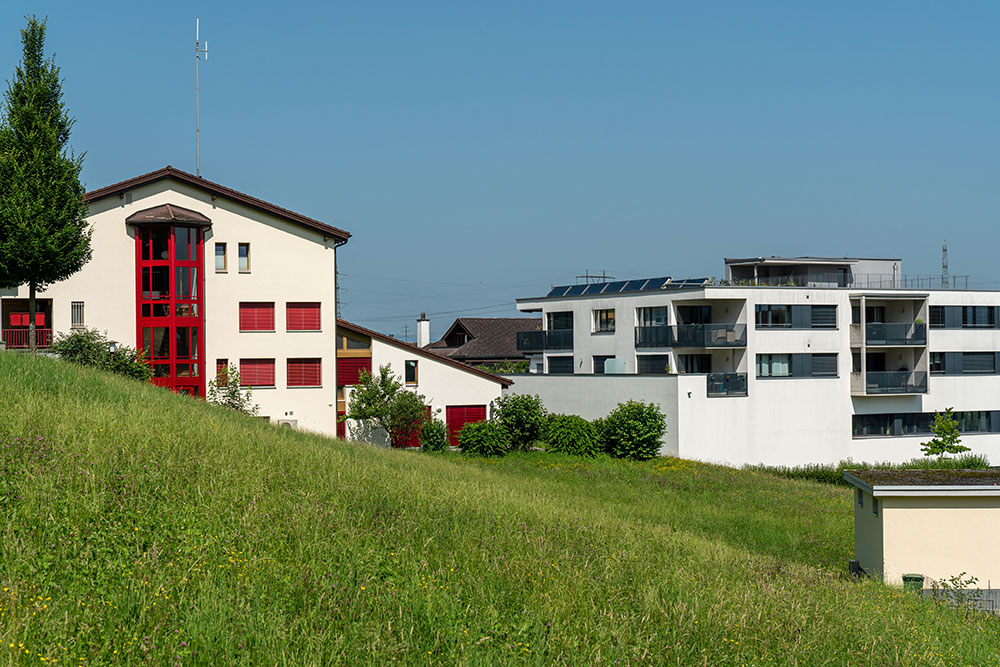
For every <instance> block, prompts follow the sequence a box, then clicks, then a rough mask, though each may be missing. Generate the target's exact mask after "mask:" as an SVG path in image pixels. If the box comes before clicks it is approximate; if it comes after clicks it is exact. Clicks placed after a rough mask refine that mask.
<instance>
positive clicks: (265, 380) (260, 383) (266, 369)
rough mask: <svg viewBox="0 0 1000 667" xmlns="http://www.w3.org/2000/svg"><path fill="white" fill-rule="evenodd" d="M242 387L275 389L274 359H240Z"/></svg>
mask: <svg viewBox="0 0 1000 667" xmlns="http://www.w3.org/2000/svg"><path fill="white" fill-rule="evenodd" d="M240 386H242V387H273V386H274V359H240Z"/></svg>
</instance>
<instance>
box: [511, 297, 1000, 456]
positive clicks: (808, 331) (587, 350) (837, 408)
mask: <svg viewBox="0 0 1000 667" xmlns="http://www.w3.org/2000/svg"><path fill="white" fill-rule="evenodd" d="M901 280H902V278H901ZM651 284H652V283H651ZM559 290H560V288H556V289H555V290H554V291H555V292H556V293H559ZM590 291H599V290H598V289H593V290H590ZM817 306H818V307H819V308H814V307H817ZM771 307H777V308H776V310H777V311H778V312H777V314H775V315H773V316H772V315H770V314H769V310H770V308H771ZM976 307H978V309H977V308H976ZM518 308H519V309H520V310H522V311H525V312H541V313H542V314H543V320H544V323H543V326H544V327H545V328H546V329H551V327H552V325H553V324H555V325H560V324H561V325H562V326H566V325H567V323H568V319H569V318H568V316H566V315H560V313H571V316H572V329H570V330H566V331H562V332H558V333H552V332H551V331H549V332H532V333H530V334H524V335H523V338H522V340H521V341H520V343H519V345H520V348H521V349H522V350H523V351H525V353H526V354H529V355H531V356H530V358H531V359H532V365H533V370H534V369H535V368H538V369H539V370H540V371H541V372H543V373H544V374H543V375H539V376H528V377H524V376H518V377H517V378H516V380H517V383H516V384H515V386H514V387H512V388H511V389H510V390H509V391H512V392H517V393H537V394H539V395H542V396H543V398H546V397H547V398H548V399H549V400H550V401H555V402H557V403H558V405H559V407H558V408H553V409H556V410H557V411H565V412H577V413H578V414H581V415H582V416H585V417H591V418H592V417H598V416H603V414H606V413H607V411H609V410H610V409H611V408H613V407H614V405H615V404H617V403H618V402H621V401H624V400H627V399H629V398H631V397H632V396H633V395H636V396H644V395H649V394H650V393H651V392H654V393H655V391H656V390H652V389H650V387H649V386H648V382H645V380H644V382H643V383H642V385H641V386H640V385H638V384H636V385H630V383H629V379H630V378H629V377H628V376H629V375H635V374H637V373H642V374H643V375H645V374H656V375H658V377H656V378H655V380H654V382H656V381H658V382H661V383H662V386H663V389H662V392H661V393H662V396H663V398H662V400H661V401H660V404H661V406H662V407H663V409H664V412H665V413H666V414H667V417H668V419H667V435H666V437H665V439H664V448H663V452H664V453H665V454H670V455H674V456H681V457H684V458H693V459H700V460H705V461H714V462H719V463H726V464H730V465H742V464H755V463H764V464H773V465H802V464H807V463H834V462H838V461H840V460H843V459H847V458H851V459H853V460H856V461H899V460H905V459H909V458H913V457H916V456H920V455H921V451H920V446H919V443H920V442H922V441H925V440H927V439H929V437H930V435H929V434H928V432H927V425H928V424H929V421H930V419H931V417H932V415H933V413H934V412H936V411H943V410H945V409H946V408H949V407H950V408H954V410H955V412H956V413H970V414H964V415H962V419H964V420H965V421H967V422H968V424H966V428H965V431H966V432H965V434H964V435H963V442H964V444H966V445H967V446H969V447H971V448H972V450H973V451H974V452H979V453H983V454H986V455H987V456H989V457H990V458H991V460H994V461H997V462H1000V292H995V291H966V290H943V289H934V290H904V289H881V290H873V289H852V288H836V287H761V286H750V287H735V286H708V285H705V286H700V287H689V286H683V287H680V288H672V287H669V286H668V287H665V288H657V289H653V290H647V291H635V292H631V293H612V294H606V293H605V294H584V295H581V296H555V297H543V298H534V299H520V300H518ZM655 308H662V309H663V310H662V311H657V312H656V315H655V317H657V318H660V320H659V321H658V323H657V324H655V325H646V326H643V325H642V324H640V323H641V322H647V323H648V322H649V321H650V320H649V318H650V312H651V311H649V310H643V309H655ZM608 311H613V312H614V315H613V320H614V326H613V331H601V330H600V329H601V328H604V329H608V328H610V327H609V326H608V324H607V323H608V321H609V320H608V318H609V315H608ZM759 311H763V312H759ZM644 318H645V319H644ZM692 318H698V319H700V322H698V323H692V322H691V320H692ZM769 318H771V319H769ZM963 318H964V319H963ZM769 325H770V326H769ZM939 325H940V326H939ZM650 355H652V356H650ZM608 359H614V360H615V362H614V363H610V364H607V368H609V369H614V368H615V367H616V366H618V367H621V366H622V365H623V366H624V373H625V375H618V376H608V375H601V372H602V368H603V365H604V363H605V361H606V360H608ZM666 364H669V369H670V374H667V373H666V372H665V371H666V370H667V369H666ZM568 372H571V373H572V375H570V376H567V375H557V374H563V373H568ZM592 374H593V376H592V377H588V376H591V375H592ZM636 379H637V378H636ZM567 381H568V382H567ZM632 386H634V387H635V389H632V388H630V387H632ZM643 400H646V399H643ZM598 404H600V405H601V407H600V408H597V407H596V405H598ZM574 407H579V408H580V410H579V411H578V410H574ZM602 410H603V414H584V412H588V411H591V412H600V411H602ZM866 416H867V417H866ZM866 419H867V421H866Z"/></svg>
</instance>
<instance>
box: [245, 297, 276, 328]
mask: <svg viewBox="0 0 1000 667" xmlns="http://www.w3.org/2000/svg"><path fill="white" fill-rule="evenodd" d="M240 331H274V302H273V301H240Z"/></svg>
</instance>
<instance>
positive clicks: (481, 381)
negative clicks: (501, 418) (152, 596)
mask: <svg viewBox="0 0 1000 667" xmlns="http://www.w3.org/2000/svg"><path fill="white" fill-rule="evenodd" d="M408 360H415V361H416V362H417V383H416V384H415V385H407V389H409V390H411V391H415V392H417V393H418V394H422V395H423V396H424V399H425V401H426V402H427V404H428V405H429V406H430V407H431V412H432V414H433V415H434V416H435V417H437V418H438V419H440V420H441V421H444V420H445V418H446V414H447V407H448V406H462V405H485V406H486V415H487V417H489V416H490V415H491V414H492V410H493V405H494V402H495V401H496V400H497V399H498V398H500V396H501V394H502V385H501V383H500V382H499V381H497V380H490V379H489V378H486V377H483V376H481V375H478V374H476V373H474V372H471V371H470V370H464V369H462V368H458V367H455V366H453V365H451V364H449V363H447V362H444V361H437V360H436V359H433V358H430V357H427V356H424V355H422V354H417V353H416V352H415V351H413V350H412V349H410V348H408V347H407V346H405V345H399V346H396V345H392V344H390V343H387V342H385V341H381V340H379V339H377V338H373V339H372V373H378V369H379V368H380V367H382V366H384V365H386V364H389V366H390V368H391V369H392V372H393V374H394V375H396V377H397V378H398V379H399V380H400V381H402V380H403V379H404V378H405V377H406V376H405V368H406V366H405V364H406V361H408ZM346 398H347V399H348V400H350V393H349V392H348V395H347V396H346ZM346 433H347V437H348V438H356V439H359V440H364V441H369V442H373V443H374V444H386V439H385V434H384V433H369V432H367V431H365V430H364V429H362V428H361V427H360V426H359V425H358V424H356V423H354V422H351V421H348V422H347V424H346Z"/></svg>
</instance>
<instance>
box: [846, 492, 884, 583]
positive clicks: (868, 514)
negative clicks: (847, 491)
mask: <svg viewBox="0 0 1000 667" xmlns="http://www.w3.org/2000/svg"><path fill="white" fill-rule="evenodd" d="M851 492H852V494H853V495H852V501H853V503H854V558H855V559H856V560H857V561H858V562H859V563H860V564H861V569H862V570H864V571H865V572H866V573H867V574H868V575H869V576H871V577H874V578H880V577H881V576H882V550H883V543H882V512H883V509H884V508H882V507H879V516H875V515H873V514H872V496H871V494H870V493H865V492H864V491H862V492H861V500H862V504H861V505H859V504H858V501H857V489H856V488H854V487H851ZM879 500H880V502H881V500H882V499H879Z"/></svg>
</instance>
